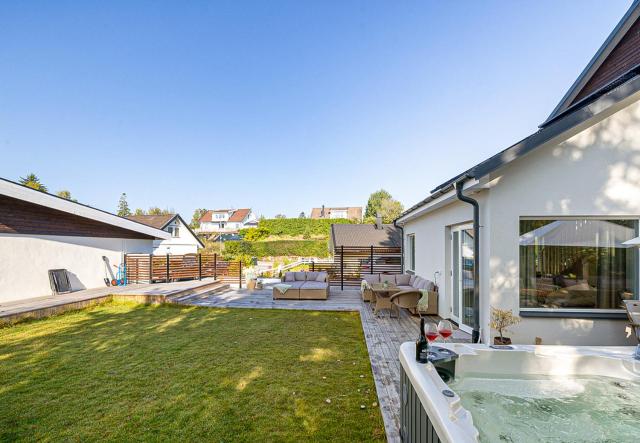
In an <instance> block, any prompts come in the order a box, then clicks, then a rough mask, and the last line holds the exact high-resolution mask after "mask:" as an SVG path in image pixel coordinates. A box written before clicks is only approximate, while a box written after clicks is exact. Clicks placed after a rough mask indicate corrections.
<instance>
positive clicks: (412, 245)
mask: <svg viewBox="0 0 640 443" xmlns="http://www.w3.org/2000/svg"><path fill="white" fill-rule="evenodd" d="M407 260H408V261H409V262H408V263H407V265H408V268H407V269H409V270H410V271H415V270H416V236H415V235H414V234H409V235H407Z"/></svg>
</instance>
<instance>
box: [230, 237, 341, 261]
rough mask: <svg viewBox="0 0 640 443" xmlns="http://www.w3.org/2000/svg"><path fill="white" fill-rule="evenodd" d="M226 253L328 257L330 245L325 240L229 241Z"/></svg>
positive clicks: (234, 255)
mask: <svg viewBox="0 0 640 443" xmlns="http://www.w3.org/2000/svg"><path fill="white" fill-rule="evenodd" d="M224 253H225V255H228V256H232V257H239V256H241V255H244V256H250V257H283V256H296V257H328V256H329V246H328V244H327V242H326V241H325V240H276V241H261V242H248V241H228V242H226V243H225V244H224Z"/></svg>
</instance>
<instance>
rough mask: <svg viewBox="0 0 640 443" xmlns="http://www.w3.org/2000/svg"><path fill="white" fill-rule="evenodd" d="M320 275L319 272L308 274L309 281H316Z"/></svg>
mask: <svg viewBox="0 0 640 443" xmlns="http://www.w3.org/2000/svg"><path fill="white" fill-rule="evenodd" d="M318 274H319V272H318V271H309V272H307V281H309V280H311V281H313V280H315V279H316V278H318Z"/></svg>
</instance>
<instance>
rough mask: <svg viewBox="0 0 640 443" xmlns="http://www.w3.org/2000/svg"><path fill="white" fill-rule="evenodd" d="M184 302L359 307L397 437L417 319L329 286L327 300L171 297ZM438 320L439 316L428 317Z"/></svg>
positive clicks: (459, 334)
mask: <svg viewBox="0 0 640 443" xmlns="http://www.w3.org/2000/svg"><path fill="white" fill-rule="evenodd" d="M174 301H177V302H179V303H184V304H192V305H198V306H210V307H220V308H222V307H226V308H256V309H303V310H320V311H359V312H360V319H361V321H362V328H363V330H364V336H365V339H366V342H367V348H368V350H369V358H370V360H371V369H372V371H373V376H374V379H375V383H376V390H377V393H378V399H379V403H380V410H381V412H382V417H383V419H384V425H385V430H386V433H387V440H388V441H389V442H399V441H400V360H399V359H398V353H399V350H400V344H402V343H404V342H406V341H414V340H415V339H416V337H417V334H418V329H419V319H418V318H417V317H413V316H411V315H410V314H408V313H407V312H406V311H402V312H401V314H400V317H399V318H389V315H388V313H386V312H385V313H383V315H382V316H380V317H376V316H375V315H374V314H373V311H372V310H371V307H370V306H369V303H365V302H363V301H362V299H361V298H360V291H359V290H344V291H340V290H337V289H335V288H331V295H330V297H329V299H328V300H317V301H316V300H273V298H272V295H271V289H265V290H260V291H248V290H246V289H231V288H229V289H226V290H221V291H218V292H217V293H208V292H205V293H200V294H195V295H186V296H183V297H178V298H174ZM428 319H429V321H432V322H435V323H437V321H438V320H439V318H438V317H428ZM470 338H471V337H470V336H469V334H467V333H465V332H463V331H460V330H455V331H454V333H453V341H458V342H468V341H470Z"/></svg>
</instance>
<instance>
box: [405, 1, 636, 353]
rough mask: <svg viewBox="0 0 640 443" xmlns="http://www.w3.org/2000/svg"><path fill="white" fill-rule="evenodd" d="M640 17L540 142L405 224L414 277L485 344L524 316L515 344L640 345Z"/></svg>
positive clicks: (537, 136)
mask: <svg viewBox="0 0 640 443" xmlns="http://www.w3.org/2000/svg"><path fill="white" fill-rule="evenodd" d="M639 15H640V10H639V8H638V2H635V3H634V4H633V6H632V7H631V9H630V10H629V12H628V13H627V14H626V15H625V17H624V18H623V19H622V21H621V22H620V24H619V25H618V26H617V27H616V28H615V30H614V32H613V33H612V34H611V36H609V38H608V39H607V41H606V42H605V44H604V45H603V46H602V48H601V49H600V50H599V51H598V53H597V54H596V55H595V57H594V58H593V59H592V60H591V62H590V63H589V65H588V66H587V68H586V69H585V70H584V72H583V73H582V74H581V75H580V77H579V78H578V79H577V80H576V82H575V83H574V85H573V86H572V87H571V89H570V90H569V92H568V93H567V94H566V95H565V97H564V98H563V99H562V100H561V102H560V104H559V105H558V106H557V107H556V109H555V110H554V111H553V113H552V114H551V115H550V116H549V118H548V119H547V120H546V121H545V122H544V123H543V124H542V125H541V126H540V129H539V130H538V131H537V132H536V133H534V134H532V135H530V136H529V137H527V138H525V139H524V140H522V141H520V142H518V143H516V144H515V145H513V146H511V147H509V148H507V149H505V150H504V151H502V152H500V153H498V154H496V155H495V156H493V157H491V158H489V159H487V160H485V161H483V162H482V163H479V164H478V165H476V166H474V167H472V168H471V169H469V170H467V171H464V172H462V173H461V174H459V175H457V176H456V177H453V178H452V179H451V180H449V181H447V182H446V183H443V184H442V185H440V186H438V187H436V188H435V189H433V190H432V191H431V194H430V195H429V196H428V197H427V198H426V199H424V200H423V201H421V202H419V203H418V204H416V205H415V206H413V207H411V208H409V209H408V210H407V211H405V212H404V213H403V214H402V215H401V216H400V217H399V218H398V219H397V220H396V223H397V224H398V225H399V226H401V227H402V228H403V235H404V245H405V248H404V263H405V268H406V269H408V270H410V271H412V272H415V273H416V274H418V275H420V276H422V277H424V278H429V279H434V276H435V275H439V276H440V278H441V282H440V299H439V315H440V316H441V317H445V318H452V319H454V320H455V321H456V322H458V323H459V324H460V325H461V327H462V328H463V329H466V330H471V329H472V328H474V327H475V328H476V329H479V333H480V336H481V339H482V341H483V342H485V343H489V342H490V341H491V340H492V337H493V336H495V331H494V332H492V331H491V330H490V328H489V318H490V308H491V307H497V308H501V309H509V310H512V311H513V312H514V313H515V314H518V315H519V316H520V317H522V322H521V323H520V324H519V325H517V326H515V327H513V328H512V331H511V334H510V336H511V337H512V339H513V340H514V342H515V343H529V344H532V343H534V341H535V339H536V337H540V338H541V339H542V343H543V344H572V345H586V344H589V345H622V344H630V343H631V339H627V338H625V326H626V323H627V320H626V316H625V314H624V312H623V311H622V310H621V307H622V306H621V301H622V300H624V299H630V298H638V285H639V280H638V279H639V275H640V262H639V260H638V251H637V249H635V248H628V247H625V245H623V244H622V243H623V242H624V241H626V240H629V239H631V238H633V237H635V236H637V234H638V224H639V221H640V42H639V38H638V36H639V35H640V22H639V21H638V16H639ZM458 192H459V193H460V194H462V195H457V193H458ZM469 198H471V199H473V200H476V201H477V203H478V205H479V209H478V219H477V220H474V210H473V206H472V204H471V203H472V202H471V201H470V200H469ZM462 199H464V200H462ZM476 241H477V242H478V243H479V253H477V252H476V251H477V250H476V247H475V244H474V243H475V242H476ZM476 289H477V291H478V292H477V294H478V298H477V299H476V298H475V292H474V291H475V290H476ZM476 312H477V314H476Z"/></svg>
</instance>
